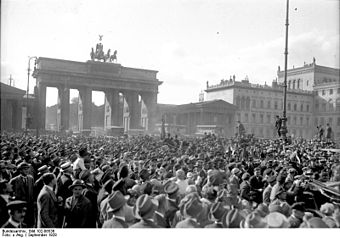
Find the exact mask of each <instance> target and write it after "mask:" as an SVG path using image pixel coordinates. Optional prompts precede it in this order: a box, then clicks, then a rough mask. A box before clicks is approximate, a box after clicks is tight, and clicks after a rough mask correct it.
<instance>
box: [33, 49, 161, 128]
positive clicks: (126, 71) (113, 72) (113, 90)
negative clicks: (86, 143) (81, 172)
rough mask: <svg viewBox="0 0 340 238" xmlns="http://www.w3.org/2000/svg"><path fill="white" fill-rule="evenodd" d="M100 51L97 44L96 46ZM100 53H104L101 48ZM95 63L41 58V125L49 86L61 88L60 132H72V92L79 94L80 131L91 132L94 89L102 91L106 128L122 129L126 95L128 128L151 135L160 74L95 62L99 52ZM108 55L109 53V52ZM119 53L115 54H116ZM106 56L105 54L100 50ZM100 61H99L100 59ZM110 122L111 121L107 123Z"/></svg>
mask: <svg viewBox="0 0 340 238" xmlns="http://www.w3.org/2000/svg"><path fill="white" fill-rule="evenodd" d="M97 48H98V44H97ZM99 50H102V48H101V49H99ZM93 54H94V52H93V49H92V53H91V58H92V60H88V61H87V62H76V61H69V60H61V59H52V58H44V57H40V58H38V59H37V65H36V69H35V71H34V73H33V77H34V78H36V80H37V88H38V98H39V116H38V119H37V120H38V124H39V125H40V126H39V127H40V129H45V121H46V87H55V88H57V89H58V108H59V109H58V110H59V113H60V130H61V131H65V130H68V129H69V116H70V89H77V90H78V91H79V105H80V106H79V107H78V108H79V109H80V110H78V118H79V119H80V120H79V125H80V128H79V129H80V130H81V131H89V130H91V107H92V90H95V91H103V92H104V94H105V102H106V105H105V107H104V111H105V113H108V114H109V115H107V116H106V118H105V119H106V120H105V122H104V128H105V127H106V128H109V127H122V126H123V125H122V117H123V113H122V112H121V111H120V109H119V108H121V107H120V97H121V95H123V97H124V100H125V102H126V103H127V105H128V112H129V120H128V123H129V125H128V128H129V129H130V130H133V129H144V130H146V131H148V132H150V133H152V132H153V131H154V127H155V116H154V113H155V110H156V106H157V94H158V86H159V85H160V84H161V83H162V82H161V81H159V80H158V79H157V73H158V71H154V70H145V69H136V68H128V67H123V66H122V65H120V64H117V63H113V62H112V61H113V60H111V58H110V62H106V59H105V58H103V59H104V62H101V61H95V60H94V59H95V58H96V57H97V59H99V58H98V57H99V56H100V54H98V49H96V53H95V55H93ZM108 54H109V52H108ZM115 54H116V51H115ZM101 55H102V56H103V57H105V56H104V55H103V51H101ZM114 57H116V55H114ZM99 60H100V59H99ZM139 99H141V100H142V101H143V103H144V105H145V107H146V109H147V120H146V123H145V125H144V126H143V127H142V125H141V103H140V102H139ZM107 119H108V120H107Z"/></svg>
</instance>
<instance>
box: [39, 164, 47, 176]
mask: <svg viewBox="0 0 340 238" xmlns="http://www.w3.org/2000/svg"><path fill="white" fill-rule="evenodd" d="M45 172H49V169H48V167H47V165H43V166H41V167H40V168H39V169H38V175H41V174H43V173H45Z"/></svg>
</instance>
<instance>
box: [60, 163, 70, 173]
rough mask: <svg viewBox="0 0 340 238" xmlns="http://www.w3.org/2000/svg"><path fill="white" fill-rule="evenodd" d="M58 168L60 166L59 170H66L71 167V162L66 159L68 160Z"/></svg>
mask: <svg viewBox="0 0 340 238" xmlns="http://www.w3.org/2000/svg"><path fill="white" fill-rule="evenodd" d="M60 168H61V171H66V170H67V169H69V168H71V162H70V161H68V162H66V163H63V164H62V165H61V166H60Z"/></svg>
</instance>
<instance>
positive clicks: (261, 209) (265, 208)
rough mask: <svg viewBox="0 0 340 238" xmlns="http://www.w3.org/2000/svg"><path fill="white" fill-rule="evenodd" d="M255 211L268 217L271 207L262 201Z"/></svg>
mask: <svg viewBox="0 0 340 238" xmlns="http://www.w3.org/2000/svg"><path fill="white" fill-rule="evenodd" d="M254 212H256V213H257V214H259V215H260V216H261V217H266V216H267V215H268V214H269V209H268V206H267V205H266V204H264V203H261V204H259V205H258V206H257V208H256V209H255V211H254Z"/></svg>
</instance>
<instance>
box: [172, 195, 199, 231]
mask: <svg viewBox="0 0 340 238" xmlns="http://www.w3.org/2000/svg"><path fill="white" fill-rule="evenodd" d="M201 211H202V203H201V201H200V200H199V199H198V198H197V197H195V196H193V197H192V198H191V199H189V200H188V201H186V202H185V204H184V206H183V209H182V212H181V213H182V215H183V217H184V220H183V221H180V222H178V223H177V225H176V228H200V227H201V226H200V224H199V223H198V221H197V220H198V217H199V215H200V213H201Z"/></svg>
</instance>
